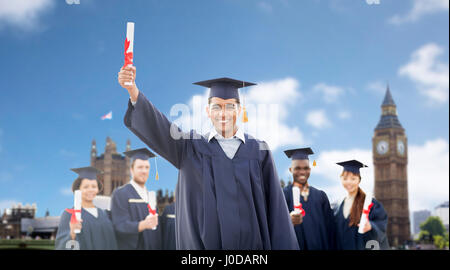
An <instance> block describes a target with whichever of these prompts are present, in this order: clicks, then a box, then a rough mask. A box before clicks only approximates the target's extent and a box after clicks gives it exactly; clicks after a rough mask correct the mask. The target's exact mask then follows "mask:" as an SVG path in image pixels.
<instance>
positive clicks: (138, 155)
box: [123, 148, 155, 160]
mask: <svg viewBox="0 0 450 270" xmlns="http://www.w3.org/2000/svg"><path fill="white" fill-rule="evenodd" d="M123 153H124V154H125V155H127V157H129V158H131V159H133V160H134V159H142V160H147V159H149V158H152V157H155V154H153V153H152V152H151V151H150V150H148V149H147V148H139V149H135V150H130V151H126V152H123Z"/></svg>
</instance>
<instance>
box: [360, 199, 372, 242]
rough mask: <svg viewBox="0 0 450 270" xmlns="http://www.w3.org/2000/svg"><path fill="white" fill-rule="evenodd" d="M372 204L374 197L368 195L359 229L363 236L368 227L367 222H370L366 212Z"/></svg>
mask: <svg viewBox="0 0 450 270" xmlns="http://www.w3.org/2000/svg"><path fill="white" fill-rule="evenodd" d="M371 203H372V195H371V194H368V193H367V194H366V198H365V199H364V207H363V212H362V213H361V219H360V222H359V228H358V233H360V234H362V233H363V229H364V227H365V226H366V223H367V221H368V220H369V214H367V215H366V214H365V213H364V210H365V211H368V210H369V205H370V204H371Z"/></svg>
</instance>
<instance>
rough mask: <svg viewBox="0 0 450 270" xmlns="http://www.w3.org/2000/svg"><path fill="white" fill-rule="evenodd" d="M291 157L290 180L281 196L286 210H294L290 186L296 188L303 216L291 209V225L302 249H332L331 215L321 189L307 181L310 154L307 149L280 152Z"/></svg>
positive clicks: (332, 224)
mask: <svg viewBox="0 0 450 270" xmlns="http://www.w3.org/2000/svg"><path fill="white" fill-rule="evenodd" d="M284 153H285V154H286V156H287V157H288V158H291V159H292V162H291V167H290V168H289V171H290V172H291V173H292V178H293V180H294V181H293V183H292V184H291V185H288V186H287V187H285V188H284V196H285V197H286V203H287V206H288V208H289V211H293V210H294V206H293V195H292V187H293V186H297V187H299V188H300V203H301V204H302V207H303V210H304V211H305V216H303V217H302V215H301V214H294V213H295V212H291V219H292V224H293V225H294V229H295V234H296V235H297V240H298V244H299V246H300V249H302V250H330V249H335V234H334V228H335V225H334V215H333V210H332V209H331V206H330V202H329V201H328V197H327V195H326V194H325V192H323V191H322V190H319V189H316V188H314V187H312V186H310V185H309V184H308V179H309V176H310V174H311V167H310V166H309V158H308V155H311V154H314V153H313V151H312V150H311V148H309V147H308V148H299V149H292V150H286V151H284Z"/></svg>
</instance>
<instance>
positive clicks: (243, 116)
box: [242, 106, 248, 123]
mask: <svg viewBox="0 0 450 270" xmlns="http://www.w3.org/2000/svg"><path fill="white" fill-rule="evenodd" d="M242 122H243V123H247V122H248V116H247V110H246V109H245V106H244V112H243V115H242Z"/></svg>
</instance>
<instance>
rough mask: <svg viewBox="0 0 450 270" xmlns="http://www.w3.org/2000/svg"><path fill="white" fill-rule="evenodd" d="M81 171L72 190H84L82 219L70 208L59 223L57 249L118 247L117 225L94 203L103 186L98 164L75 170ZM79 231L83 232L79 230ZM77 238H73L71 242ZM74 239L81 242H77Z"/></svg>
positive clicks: (75, 170) (104, 248)
mask: <svg viewBox="0 0 450 270" xmlns="http://www.w3.org/2000/svg"><path fill="white" fill-rule="evenodd" d="M71 170H72V171H74V172H75V173H77V174H78V177H77V179H75V181H74V182H73V184H72V191H73V192H75V191H76V190H80V191H81V207H82V208H81V212H80V214H81V219H80V220H78V219H77V218H76V215H75V214H76V211H75V209H73V208H71V209H66V210H65V211H64V212H63V213H62V215H61V220H60V222H59V226H58V233H57V234H56V239H55V249H59V250H61V249H62V250H64V249H72V248H75V249H80V250H115V249H117V242H116V236H115V234H114V228H113V225H112V223H111V220H110V219H109V216H108V214H107V213H106V211H105V210H103V209H101V208H97V207H95V205H94V198H95V196H97V194H98V192H99V191H101V189H102V185H101V183H100V181H98V179H97V174H98V173H100V171H98V170H97V169H95V168H94V167H82V168H75V169H71ZM76 230H79V233H75V232H76ZM71 240H73V241H71ZM74 241H76V242H77V244H76V245H73V244H71V243H73V242H74Z"/></svg>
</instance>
